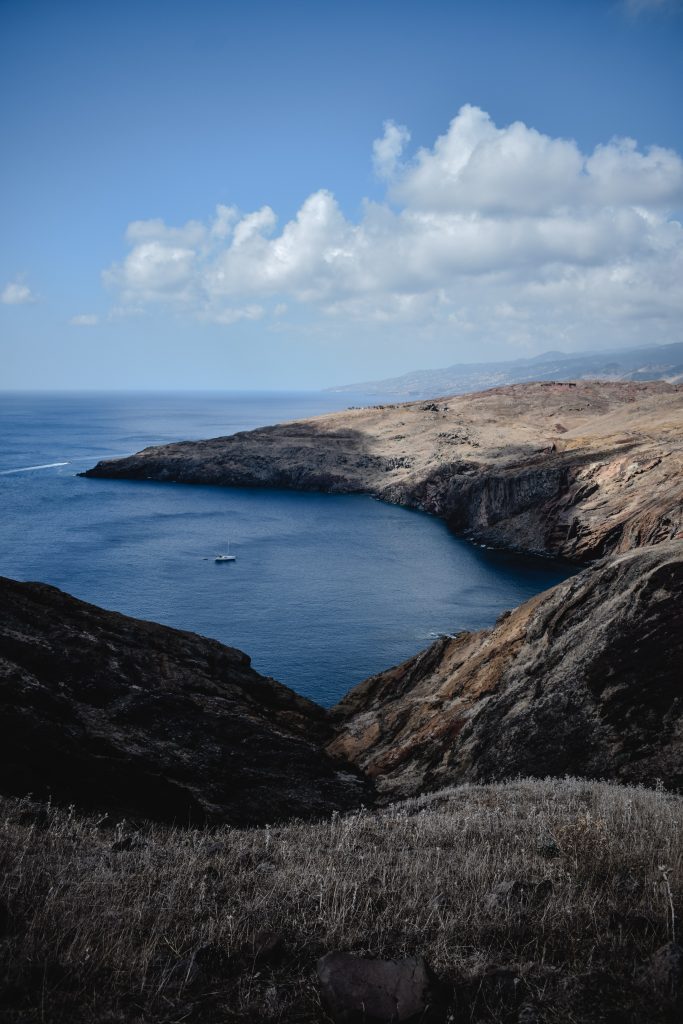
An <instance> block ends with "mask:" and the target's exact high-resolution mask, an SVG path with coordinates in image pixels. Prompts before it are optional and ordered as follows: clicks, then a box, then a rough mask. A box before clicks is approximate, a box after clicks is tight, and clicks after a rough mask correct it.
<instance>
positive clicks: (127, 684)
mask: <svg viewBox="0 0 683 1024" xmlns="http://www.w3.org/2000/svg"><path fill="white" fill-rule="evenodd" d="M330 735H331V734H330V729H329V725H328V723H327V720H326V716H325V712H324V711H323V709H322V708H319V707H318V706H317V705H315V704H313V703H312V702H311V701H308V700H306V699H305V698H303V697H300V696H298V695H297V694H295V693H294V692H293V691H291V690H289V689H287V687H285V686H281V685H280V684H279V683H276V682H275V681H274V680H272V679H267V678H265V677H263V676H261V675H259V674H258V673H257V672H255V671H254V670H253V669H252V668H251V666H250V662H249V658H248V657H247V655H246V654H243V653H242V652H241V651H237V650H235V649H233V648H230V647H224V646H223V645H222V644H219V643H217V642H216V641H213V640H207V639H204V638H203V637H200V636H197V635H196V634H193V633H185V632H181V631H180V630H175V629H169V628H167V627H165V626H159V625H157V624H155V623H152V622H142V621H140V620H138V619H132V618H128V617H127V616H124V615H118V614H116V613H113V612H107V611H104V610H102V609H101V608H96V607H95V606H93V605H89V604H85V603H84V602H82V601H78V600H76V599H75V598H73V597H69V596H68V595H67V594H64V593H62V592H61V591H59V590H57V589H55V588H54V587H48V586H44V585H41V584H36V583H17V582H15V581H13V580H8V579H2V578H0V789H1V790H2V791H3V792H5V793H10V794H16V795H24V794H27V793H32V794H33V795H34V797H36V798H44V797H47V796H48V795H52V796H53V797H54V798H55V799H56V800H57V801H58V802H64V803H75V804H76V805H78V806H80V807H83V808H91V809H96V810H98V811H110V812H112V813H113V814H116V815H119V816H122V815H125V816H128V817H130V816H132V817H138V816H141V817H145V818H151V819H157V820H163V821H174V822H176V823H178V824H180V825H183V824H190V823H192V824H202V823H204V822H229V823H231V824H237V825H253V824H263V823H266V822H274V821H277V820H282V819H286V818H291V817H307V818H308V817H316V816H321V815H325V814H329V813H330V812H331V811H333V810H335V809H337V810H340V811H341V810H344V809H347V808H349V807H353V806H357V805H358V804H359V803H360V802H361V801H363V800H365V801H366V802H367V800H368V791H367V787H366V785H365V784H364V783H363V782H362V781H361V780H360V779H359V778H358V775H357V773H356V772H355V771H354V770H352V771H351V772H350V773H349V772H348V770H347V771H343V772H342V771H340V770H339V768H340V766H339V765H338V764H335V763H334V762H333V760H332V759H331V758H330V757H329V756H328V755H326V754H325V753H324V752H323V749H322V748H323V745H324V744H325V742H327V741H329V739H330Z"/></svg>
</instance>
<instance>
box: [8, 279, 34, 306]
mask: <svg viewBox="0 0 683 1024" xmlns="http://www.w3.org/2000/svg"><path fill="white" fill-rule="evenodd" d="M35 301H36V299H35V296H34V294H33V292H32V291H31V289H30V288H29V286H28V285H27V284H24V283H23V281H21V280H16V281H10V282H9V283H8V284H6V285H5V287H4V288H3V289H2V292H0V302H2V303H4V304H5V305H6V306H23V305H24V304H25V303H27V302H35Z"/></svg>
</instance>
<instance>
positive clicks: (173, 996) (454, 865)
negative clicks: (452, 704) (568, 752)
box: [0, 779, 683, 1024]
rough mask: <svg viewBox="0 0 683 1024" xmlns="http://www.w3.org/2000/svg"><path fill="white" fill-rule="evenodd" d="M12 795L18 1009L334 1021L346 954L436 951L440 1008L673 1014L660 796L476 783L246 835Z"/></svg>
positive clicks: (677, 914)
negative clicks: (101, 814) (79, 811)
mask: <svg viewBox="0 0 683 1024" xmlns="http://www.w3.org/2000/svg"><path fill="white" fill-rule="evenodd" d="M0 807H1V810H2V828H1V835H2V839H1V857H2V883H1V891H0V900H1V902H0V913H1V917H2V930H3V939H2V956H3V973H4V976H5V979H6V984H5V987H4V995H3V1002H2V1007H1V1009H0V1014H1V1015H2V1019H3V1020H4V1021H8V1022H19V1021H21V1022H29V1021H50V1022H56V1021H69V1022H73V1024H77V1022H80V1021H94V1020H97V1021H102V1022H105V1021H107V1022H110V1024H114V1022H119V1021H120V1022H123V1021H126V1022H128V1021H137V1022H140V1024H142V1022H148V1021H149V1022H161V1021H201V1022H203V1024H206V1022H211V1021H233V1022H238V1021H239V1022H247V1021H250V1022H256V1021H264V1022H265V1021H269V1022H274V1021H281V1022H285V1021H286V1022H290V1021H291V1022H294V1021H300V1022H304V1021H324V1020H326V1019H327V1017H326V1016H325V1012H324V1010H323V1008H322V1006H321V1005H320V999H319V995H318V989H317V985H316V982H315V976H314V967H315V963H316V960H317V958H318V957H320V956H321V955H322V954H324V953H326V952H328V951H330V950H347V951H352V952H356V953H359V954H366V955H372V956H383V957H391V956H403V955H410V954H421V955H423V956H424V957H425V959H426V960H427V963H428V964H429V966H430V968H431V969H432V971H433V972H434V973H435V975H436V976H437V977H438V979H439V980H440V982H441V983H442V985H441V989H440V992H441V998H442V1007H441V1009H440V1010H439V1017H438V1019H439V1020H449V1019H450V1020H453V1021H461V1020H462V1021H480V1022H484V1021H491V1022H494V1021H496V1022H502V1021H517V1020H522V1019H523V1020H529V1021H532V1020H542V1021H546V1022H548V1024H552V1022H560V1021H562V1022H582V1024H586V1022H589V1021H596V1022H597V1021H608V1020H609V1021H613V1022H617V1021H624V1022H627V1021H633V1022H634V1024H635V1022H636V1021H637V1022H642V1021H645V1020H647V1021H650V1022H655V1021H673V1020H674V1019H676V1012H677V1011H676V1009H675V1000H676V993H675V978H674V979H673V980H672V985H673V987H671V986H668V988H667V984H666V983H665V984H664V985H663V984H662V982H661V978H659V979H657V978H656V977H655V975H654V974H653V972H652V970H651V969H649V967H648V963H649V961H650V958H651V957H652V955H653V954H654V953H655V951H656V950H657V949H658V948H659V947H661V946H662V945H664V944H666V943H667V942H671V941H672V940H674V939H675V938H676V937H677V936H676V935H675V931H676V929H677V928H678V926H679V922H680V920H681V916H682V913H683V907H682V906H681V895H682V890H683V842H682V835H683V799H681V798H680V797H677V796H675V795H672V794H670V793H667V792H665V791H663V790H662V791H650V790H644V789H629V788H625V787H619V786H615V785H609V784H604V783H588V782H585V781H580V780H573V779H566V780H563V781H545V782H539V781H518V782H511V783H507V784H501V785H490V786H462V787H458V788H456V789H452V790H444V791H441V792H440V793H437V794H432V795H429V796H424V797H420V798H417V799H414V800H410V801H407V802H405V803H402V804H398V805H395V806H393V807H391V808H388V809H386V810H384V811H380V812H369V811H362V812H360V813H356V814H352V815H350V816H337V817H335V818H334V819H333V820H330V821H325V822H321V823H318V824H313V825H311V824H303V823H292V824H289V825H286V826H281V827H277V828H265V829H251V830H237V829H231V828H220V829H214V830H204V831H202V830H195V829H193V830H171V829H167V828H162V827H158V826H150V827H148V828H145V829H143V830H142V831H133V830H131V829H129V828H128V827H127V825H126V823H125V822H122V823H118V824H113V823H111V822H107V821H103V820H97V819H95V818H84V817H79V816H77V815H76V814H75V813H74V812H73V811H69V810H63V809H57V808H53V807H45V806H40V805H37V804H32V803H30V802H29V801H27V800H7V799H3V800H2V803H1V804H0ZM660 973H661V972H660ZM520 1014H521V1015H522V1016H520ZM534 1014H536V1016H534Z"/></svg>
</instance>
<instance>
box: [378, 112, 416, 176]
mask: <svg viewBox="0 0 683 1024" xmlns="http://www.w3.org/2000/svg"><path fill="white" fill-rule="evenodd" d="M408 142H410V132H409V131H408V129H407V128H406V127H405V125H402V124H396V123H395V122H394V121H385V122H384V135H383V136H382V137H381V139H375V141H374V142H373V144H372V163H373V166H374V168H375V174H376V175H377V177H378V178H392V177H393V176H394V174H395V173H396V169H397V167H398V165H399V161H400V159H401V154H402V153H403V149H404V147H405V146H406V145H407V143H408Z"/></svg>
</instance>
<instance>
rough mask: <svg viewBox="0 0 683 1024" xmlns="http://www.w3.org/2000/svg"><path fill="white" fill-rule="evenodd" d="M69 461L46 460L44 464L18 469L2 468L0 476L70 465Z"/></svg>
mask: <svg viewBox="0 0 683 1024" xmlns="http://www.w3.org/2000/svg"><path fill="white" fill-rule="evenodd" d="M68 465H69V463H68V462H45V463H43V465H42V466H20V467H19V468H18V469H3V470H0V476H9V475H10V474H11V473H28V472H29V471H30V470H32V469H54V467H55V466H68Z"/></svg>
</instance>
